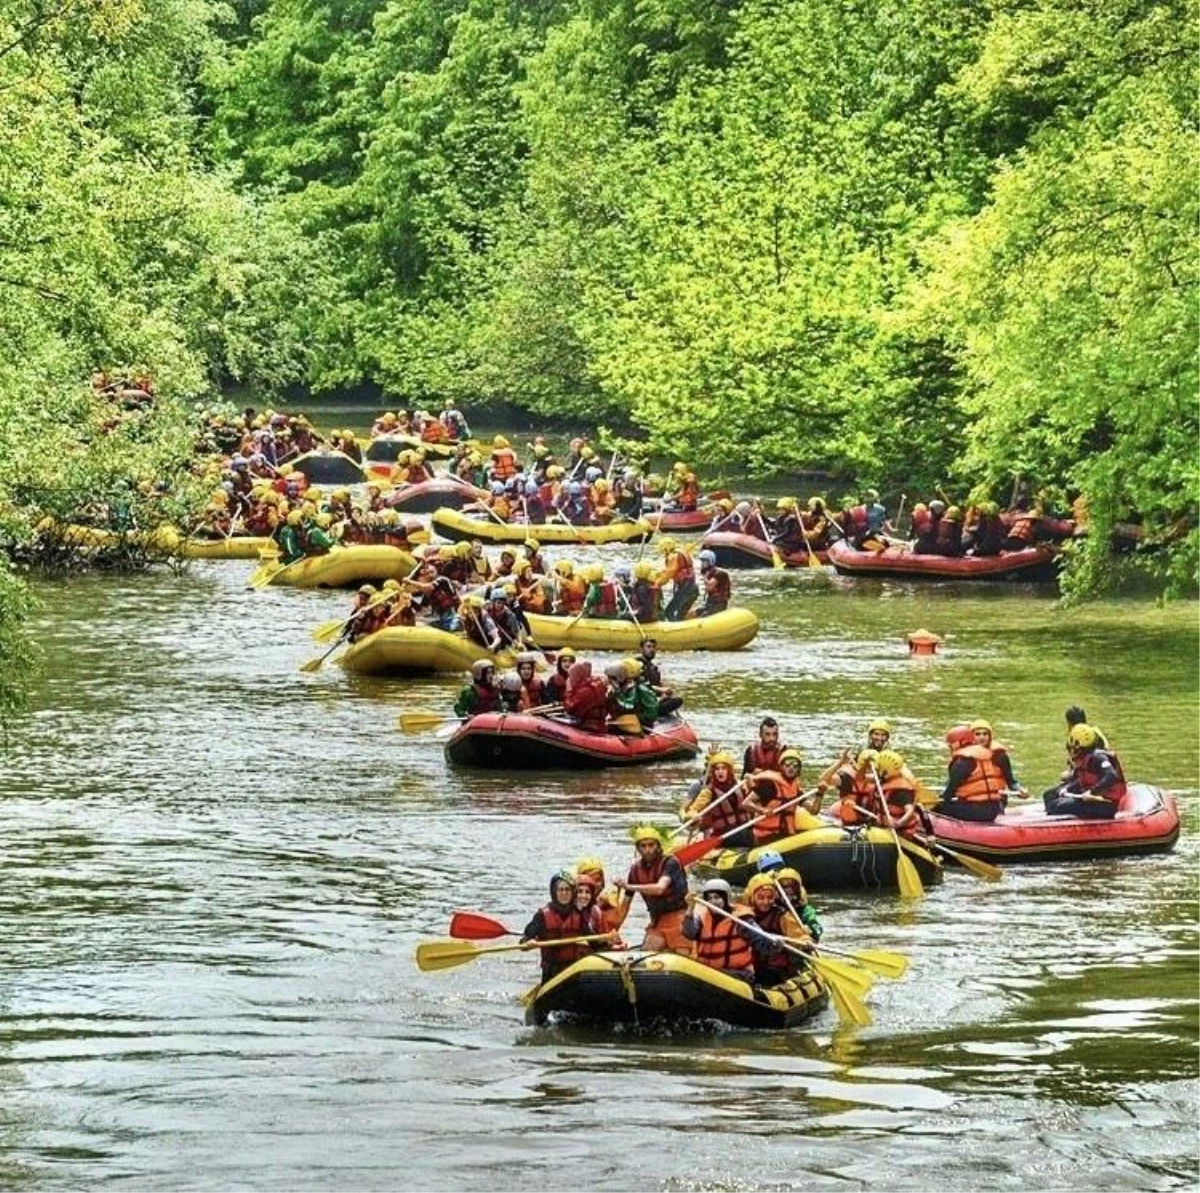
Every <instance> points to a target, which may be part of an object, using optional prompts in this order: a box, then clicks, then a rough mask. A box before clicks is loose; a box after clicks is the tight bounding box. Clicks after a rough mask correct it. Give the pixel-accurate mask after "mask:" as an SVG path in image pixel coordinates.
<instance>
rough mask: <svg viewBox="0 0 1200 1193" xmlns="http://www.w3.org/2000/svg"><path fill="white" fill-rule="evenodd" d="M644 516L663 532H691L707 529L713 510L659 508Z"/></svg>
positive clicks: (710, 523)
mask: <svg viewBox="0 0 1200 1193" xmlns="http://www.w3.org/2000/svg"><path fill="white" fill-rule="evenodd" d="M642 517H643V518H644V519H645V520H646V521H647V522H649V523H650V525H651V526H653V527H654V528H655V529H656V530H658V531H659V532H660V533H662V534H689V533H691V532H693V531H696V530H707V529H708V528H709V527H710V526H711V525H712V520H713V510H712V509H711V508H705V509H698V510H657V511H654V512H646V513H643V514H642Z"/></svg>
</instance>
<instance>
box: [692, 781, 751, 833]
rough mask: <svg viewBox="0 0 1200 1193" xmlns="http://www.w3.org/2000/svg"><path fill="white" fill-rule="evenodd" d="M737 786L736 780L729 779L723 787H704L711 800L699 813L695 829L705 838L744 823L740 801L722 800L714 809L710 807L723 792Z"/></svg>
mask: <svg viewBox="0 0 1200 1193" xmlns="http://www.w3.org/2000/svg"><path fill="white" fill-rule="evenodd" d="M737 785H738V781H737V779H731V780H730V781H729V782H728V783H727V784H726V785H725V786H724V787H717V786H716V785H715V784H713V783H708V784H706V785H705V786H706V787H707V788H708V791H709V793H710V794H711V795H712V799H711V800H710V801H709V806H708V807H707V808H705V810H704V811H703V812H701V813H700V819H699V820H698V821H697V822H696V827H697V828H698V829H699V830H700V831H701V832H702V833H703V834H704V835H705V836H714V837H715V836H719V835H720V834H722V833H727V832H729V831H730V830H732V829H735V828H737V827H738V825H740V824H744V823H745V822H746V817H745V815H744V814H743V813H742V810H741V801H740V800H738V799H737V798H736V797H735V798H732V799H727V800H723V801H722V802H721V803H719V804H717V805H716V807H713V806H712V805H713V804H714V803H716V801H717V800H719V799H720V798H721V796H723V795H724V794H725V792H727V791H728V790H729V789H730V788H731V787H736V786H737Z"/></svg>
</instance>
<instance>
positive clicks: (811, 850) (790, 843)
mask: <svg viewBox="0 0 1200 1193" xmlns="http://www.w3.org/2000/svg"><path fill="white" fill-rule="evenodd" d="M768 851H773V852H775V853H779V854H782V855H783V860H784V864H785V865H788V866H791V867H792V868H793V869H794V870H798V871H799V872H800V875H801V877H802V878H803V879H804V885H805V886H806V887H808V888H809V889H810V890H814V891H857V890H897V889H899V882H898V880H897V878H896V846H895V844H894V843H893V841H892V834H891V833H890V832H888V831H887V829H882V828H864V829H845V828H841V827H839V826H838V825H830V826H829V827H828V828H816V829H810V830H809V831H807V832H803V833H796V834H795V835H794V836H791V837H783V838H781V839H780V840H778V841H771V842H768V843H767V844H765V845H759V846H756V847H755V848H753V849H727V850H725V851H724V852H723V853H719V854H709V856H708V857H707V858H705V859H704V861H702V862H698V863H697V864H696V872H697V873H702V874H705V875H708V876H710V877H716V878H724V879H725V880H726V881H728V882H729V883H731V884H732V885H734V886H745V885H746V883H747V882H749V881H750V879H751V877H752V876H753V875H754V874H755V873H756V866H755V863H756V862H757V861H758V858H759V856H760V855H761V854H763V853H766V852H768ZM905 852H906V853H907V854H908V856H909V857H910V858H911V859H912V861H913V864H914V865H915V866H916V867H917V873H918V874H920V876H921V881H922V882H923V883H925V885H926V886H929V885H933V884H936V883H939V882H941V881H942V864H941V862H939V861H938V860H937V858H935V857H934V856H933V855H932V854H931V853H929V852H927V851H926V850H925V849H923V848H922V847H921V846H919V845H914V846H913V847H912V849H908V850H905Z"/></svg>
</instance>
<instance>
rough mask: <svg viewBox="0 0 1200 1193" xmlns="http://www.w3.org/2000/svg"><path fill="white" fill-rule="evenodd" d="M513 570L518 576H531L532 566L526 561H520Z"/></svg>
mask: <svg viewBox="0 0 1200 1193" xmlns="http://www.w3.org/2000/svg"><path fill="white" fill-rule="evenodd" d="M513 570H514V571H515V572H516V574H517V575H518V576H523V575H525V573H526V572H528V573H529V574H530V575H533V564H532V563H530V562H529V560H528V559H522V560H521V562H520V563H518V564H517V566H516V568H514V569H513Z"/></svg>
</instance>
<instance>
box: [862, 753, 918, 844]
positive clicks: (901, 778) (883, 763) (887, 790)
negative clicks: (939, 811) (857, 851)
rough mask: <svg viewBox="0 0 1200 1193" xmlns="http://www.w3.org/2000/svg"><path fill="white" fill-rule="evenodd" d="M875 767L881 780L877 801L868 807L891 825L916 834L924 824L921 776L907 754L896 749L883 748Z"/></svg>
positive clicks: (884, 823) (905, 834) (906, 832)
mask: <svg viewBox="0 0 1200 1193" xmlns="http://www.w3.org/2000/svg"><path fill="white" fill-rule="evenodd" d="M873 769H874V773H875V777H876V778H877V779H878V780H879V788H878V791H877V793H876V799H875V803H874V805H873V806H872V807H870V808H869V809H868V810H869V811H872V812H874V813H875V814H876V815H877V816H878V817H879V823H880V824H882V825H885V826H886V825H887V824H888V823H889V821H890V823H891V826H892V827H893V828H895V829H896V831H897V832H899V833H901V834H902V835H903V836H906V837H913V836H915V835H916V833H917V832H918V831H919V830H920V828H921V818H920V816H919V815H918V805H917V786H918V784H917V780H916V776H914V775H913V773H912V771H910V770H909V769H908V766H907V764H906V763H905V761H904V756H903V755H902V754H900V753H898V752H897V751H896V750H880V751H879V757H878V758H876V760H875V762H874V764H873ZM880 796H882V798H883V800H884V801H886V803H887V814H886V815H885V814H884V811H883V808H882V806H881V804H880V802H879V801H880Z"/></svg>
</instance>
